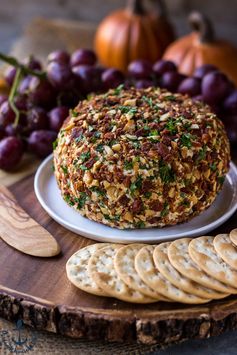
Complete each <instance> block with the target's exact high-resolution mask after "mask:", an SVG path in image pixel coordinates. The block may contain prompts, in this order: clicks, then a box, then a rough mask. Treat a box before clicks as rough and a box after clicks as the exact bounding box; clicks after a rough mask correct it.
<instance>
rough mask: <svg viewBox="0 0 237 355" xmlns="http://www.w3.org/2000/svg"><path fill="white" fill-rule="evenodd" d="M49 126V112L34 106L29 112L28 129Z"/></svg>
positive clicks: (32, 129)
mask: <svg viewBox="0 0 237 355" xmlns="http://www.w3.org/2000/svg"><path fill="white" fill-rule="evenodd" d="M48 126H49V122H48V115H47V112H46V111H45V110H44V109H43V108H40V107H34V108H32V109H31V110H29V111H28V113H27V130H28V131H30V132H31V131H36V130H41V129H47V128H48Z"/></svg>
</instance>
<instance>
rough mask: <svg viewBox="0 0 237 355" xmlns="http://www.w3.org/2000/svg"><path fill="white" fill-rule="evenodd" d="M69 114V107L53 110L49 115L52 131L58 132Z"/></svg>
mask: <svg viewBox="0 0 237 355" xmlns="http://www.w3.org/2000/svg"><path fill="white" fill-rule="evenodd" d="M68 113H69V109H68V107H65V106H59V107H56V108H54V109H52V110H51V111H50V112H49V113H48V115H49V126H50V129H52V131H55V132H58V131H59V130H60V128H61V127H62V124H63V122H64V120H65V119H66V118H67V116H68Z"/></svg>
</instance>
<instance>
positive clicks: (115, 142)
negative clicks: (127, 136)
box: [109, 139, 118, 147]
mask: <svg viewBox="0 0 237 355" xmlns="http://www.w3.org/2000/svg"><path fill="white" fill-rule="evenodd" d="M115 144H118V141H116V140H115V139H112V140H111V141H110V142H109V146H110V147H112V146H113V145H115Z"/></svg>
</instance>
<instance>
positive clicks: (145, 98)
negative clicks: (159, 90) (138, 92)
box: [142, 95, 153, 107]
mask: <svg viewBox="0 0 237 355" xmlns="http://www.w3.org/2000/svg"><path fill="white" fill-rule="evenodd" d="M142 100H143V101H145V102H146V103H147V104H148V105H149V106H151V107H152V106H153V101H152V98H151V97H147V96H145V95H143V96H142Z"/></svg>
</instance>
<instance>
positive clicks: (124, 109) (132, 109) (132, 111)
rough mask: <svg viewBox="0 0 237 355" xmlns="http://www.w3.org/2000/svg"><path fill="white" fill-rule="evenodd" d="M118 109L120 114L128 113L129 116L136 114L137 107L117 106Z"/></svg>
mask: <svg viewBox="0 0 237 355" xmlns="http://www.w3.org/2000/svg"><path fill="white" fill-rule="evenodd" d="M118 109H119V110H120V111H121V112H122V113H129V114H131V115H132V114H135V113H137V107H132V106H122V105H121V106H118Z"/></svg>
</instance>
